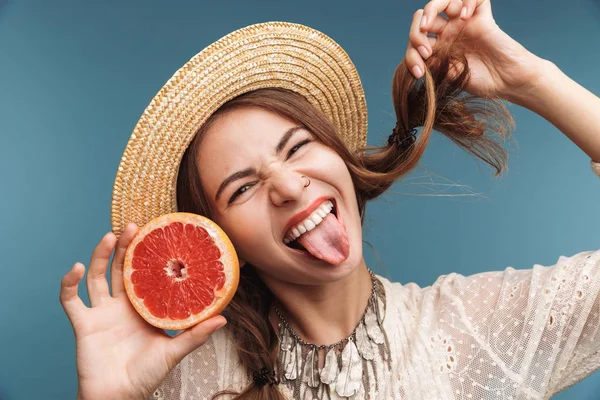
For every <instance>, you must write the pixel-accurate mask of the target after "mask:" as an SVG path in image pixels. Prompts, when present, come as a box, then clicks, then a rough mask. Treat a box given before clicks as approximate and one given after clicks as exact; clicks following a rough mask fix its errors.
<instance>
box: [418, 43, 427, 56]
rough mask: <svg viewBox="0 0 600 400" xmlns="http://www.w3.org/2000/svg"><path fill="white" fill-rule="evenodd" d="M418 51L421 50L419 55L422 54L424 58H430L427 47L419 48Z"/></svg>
mask: <svg viewBox="0 0 600 400" xmlns="http://www.w3.org/2000/svg"><path fill="white" fill-rule="evenodd" d="M417 50H419V53H421V55H422V56H423V58H427V57H429V50H427V47H425V46H419V47H417Z"/></svg>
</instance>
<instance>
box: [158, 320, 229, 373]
mask: <svg viewBox="0 0 600 400" xmlns="http://www.w3.org/2000/svg"><path fill="white" fill-rule="evenodd" d="M226 323H227V320H226V319H225V317H223V316H220V315H219V316H216V317H212V318H210V319H207V320H206V321H202V322H200V323H199V324H198V325H196V326H193V327H192V328H190V329H186V330H185V331H183V332H182V333H181V334H179V335H178V336H176V337H174V338H172V339H169V342H168V344H167V363H168V365H169V368H173V367H175V365H177V364H178V363H179V362H180V361H181V360H182V359H183V357H185V356H187V355H188V354H189V353H191V352H192V351H194V350H196V349H197V348H198V347H200V346H202V345H203V344H204V343H206V341H207V340H208V338H209V337H210V335H212V334H213V332H215V331H216V330H217V329H220V328H222V327H223V326H225V324H226Z"/></svg>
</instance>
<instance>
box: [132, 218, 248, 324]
mask: <svg viewBox="0 0 600 400" xmlns="http://www.w3.org/2000/svg"><path fill="white" fill-rule="evenodd" d="M173 222H181V223H183V224H192V225H194V226H201V227H203V228H204V229H206V231H207V232H208V234H209V235H210V237H211V238H212V239H213V241H214V243H215V245H216V246H217V247H218V248H219V250H220V252H221V257H220V261H221V262H222V263H223V267H224V268H223V272H224V274H225V284H224V286H223V287H222V288H221V289H219V290H215V292H214V293H215V299H214V301H213V303H212V304H211V305H209V306H207V307H206V308H205V309H204V310H203V311H202V312H200V313H198V314H192V315H190V316H189V317H188V318H185V319H180V320H173V319H169V318H158V317H155V316H154V315H152V314H151V313H150V312H149V311H148V310H147V309H146V306H145V305H144V299H141V298H139V297H137V296H136V295H135V292H134V288H133V284H132V282H131V274H132V273H133V271H134V269H133V267H132V259H133V253H134V250H135V247H136V246H137V245H138V244H139V243H140V242H141V241H142V240H143V239H144V238H145V237H146V235H148V234H149V233H150V232H151V231H153V230H155V229H159V228H163V227H165V226H167V225H169V224H171V223H173ZM239 279H240V268H239V260H238V258H237V253H236V251H235V248H234V247H233V244H232V243H231V240H229V237H228V236H227V234H225V232H224V231H223V230H222V229H221V227H219V225H217V224H216V223H215V222H213V221H212V220H210V219H208V218H206V217H203V216H201V215H197V214H192V213H184V212H176V213H170V214H165V215H162V216H160V217H157V218H154V219H153V220H151V221H150V222H148V223H147V224H146V225H144V226H143V227H142V228H140V229H139V230H138V232H137V233H136V235H135V236H134V238H133V240H132V241H131V243H130V244H129V246H127V250H126V252H125V258H124V261H123V282H124V284H125V291H126V292H127V297H129V301H130V302H131V304H132V305H133V307H134V308H135V310H136V311H137V312H138V314H140V315H141V316H142V318H144V319H145V320H146V322H148V323H149V324H151V325H153V326H155V327H157V328H161V329H168V330H181V329H187V328H189V327H192V326H194V325H196V324H198V323H200V322H202V321H204V320H207V319H209V318H210V317H213V316H215V315H217V314H219V313H221V311H223V309H225V307H226V306H227V305H228V304H229V302H230V301H231V299H232V298H233V296H234V295H235V291H236V290H237V287H238V284H239Z"/></svg>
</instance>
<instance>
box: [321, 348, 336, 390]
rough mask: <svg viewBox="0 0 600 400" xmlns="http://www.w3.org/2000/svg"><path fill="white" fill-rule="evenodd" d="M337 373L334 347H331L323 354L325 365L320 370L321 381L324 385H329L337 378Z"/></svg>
mask: <svg viewBox="0 0 600 400" xmlns="http://www.w3.org/2000/svg"><path fill="white" fill-rule="evenodd" d="M338 373H339V367H338V358H337V354H336V352H335V347H334V348H331V349H330V350H329V351H328V352H327V355H326V356H325V365H324V366H323V369H322V370H321V382H323V383H324V384H326V385H331V384H332V383H335V381H336V380H337V377H338Z"/></svg>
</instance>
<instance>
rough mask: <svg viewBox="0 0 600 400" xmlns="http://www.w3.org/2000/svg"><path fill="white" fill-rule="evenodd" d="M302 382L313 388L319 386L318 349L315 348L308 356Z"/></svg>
mask: <svg viewBox="0 0 600 400" xmlns="http://www.w3.org/2000/svg"><path fill="white" fill-rule="evenodd" d="M302 382H304V383H306V384H307V385H308V386H310V387H311V388H316V387H317V386H319V353H318V352H317V348H316V347H313V348H312V349H311V350H310V351H309V352H308V354H307V356H306V361H305V362H304V371H303V373H302ZM311 400H312V399H311Z"/></svg>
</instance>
